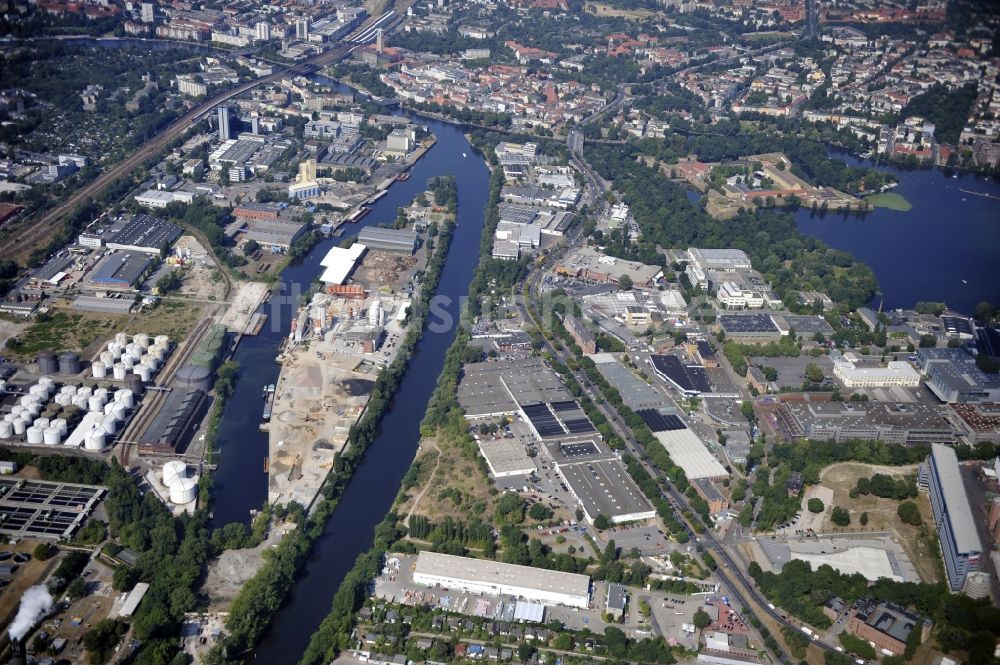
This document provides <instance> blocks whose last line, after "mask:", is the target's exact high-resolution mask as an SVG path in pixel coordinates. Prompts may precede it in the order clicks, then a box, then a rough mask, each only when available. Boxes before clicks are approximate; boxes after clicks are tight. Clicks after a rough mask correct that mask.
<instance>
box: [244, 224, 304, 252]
mask: <svg viewBox="0 0 1000 665" xmlns="http://www.w3.org/2000/svg"><path fill="white" fill-rule="evenodd" d="M305 232H306V225H305V224H302V223H301V222H291V221H288V220H281V219H277V220H271V219H253V220H251V221H250V222H249V223H248V224H247V226H246V231H245V232H244V236H245V237H246V239H247V240H254V241H256V242H258V243H259V244H261V245H263V246H264V247H273V248H278V249H283V250H287V249H289V248H290V247H291V246H292V245H293V244H294V243H295V241H296V240H298V239H299V238H301V237H302V235H303V234H304V233H305Z"/></svg>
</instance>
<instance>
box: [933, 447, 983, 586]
mask: <svg viewBox="0 0 1000 665" xmlns="http://www.w3.org/2000/svg"><path fill="white" fill-rule="evenodd" d="M920 482H921V484H922V485H926V486H927V488H928V491H929V493H930V499H931V509H932V510H933V512H934V523H935V525H937V532H938V540H939V542H940V544H941V554H942V556H943V557H944V567H945V573H946V574H947V575H948V586H949V587H950V588H951V590H952V591H958V590H959V589H961V588H962V587H963V586H964V585H965V578H966V576H967V575H968V574H969V573H970V572H972V571H974V570H978V569H979V559H980V557H982V554H983V545H982V543H981V542H980V541H979V535H978V534H977V532H976V524H975V522H974V521H973V518H972V514H973V513H972V507H971V506H970V505H969V497H968V495H967V494H966V493H965V485H964V484H963V482H962V472H961V470H960V469H959V468H958V457H957V456H956V455H955V451H954V450H953V449H952V448H949V447H948V446H944V445H941V444H940V443H935V444H932V445H931V454H930V455H929V456H928V457H927V461H926V462H924V463H923V464H922V465H921V466H920Z"/></svg>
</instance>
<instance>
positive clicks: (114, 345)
mask: <svg viewBox="0 0 1000 665" xmlns="http://www.w3.org/2000/svg"><path fill="white" fill-rule="evenodd" d="M108 351H110V352H111V355H112V356H114V359H115V360H118V359H119V358H121V357H122V354H123V353H125V347H124V346H123V345H121V344H119V343H118V342H111V344H109V345H108Z"/></svg>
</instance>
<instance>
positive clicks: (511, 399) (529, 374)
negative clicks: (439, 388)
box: [458, 358, 573, 417]
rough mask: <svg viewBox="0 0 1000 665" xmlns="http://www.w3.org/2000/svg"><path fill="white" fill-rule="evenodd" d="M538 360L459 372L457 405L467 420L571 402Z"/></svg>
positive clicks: (468, 367) (479, 366) (479, 365)
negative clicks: (524, 406)
mask: <svg viewBox="0 0 1000 665" xmlns="http://www.w3.org/2000/svg"><path fill="white" fill-rule="evenodd" d="M572 399H573V397H572V395H570V394H569V391H567V390H566V388H565V387H564V386H563V383H562V381H561V380H560V379H559V377H558V376H557V375H556V373H555V372H553V371H552V370H551V369H549V368H548V367H547V366H546V365H545V363H543V362H542V361H541V360H540V359H539V358H517V359H511V360H501V361H497V362H484V363H473V364H469V365H465V366H464V367H463V368H462V381H461V383H459V385H458V403H459V404H461V406H462V408H463V409H464V410H465V414H466V415H467V416H473V417H475V416H477V415H478V416H482V415H489V414H493V413H508V412H512V411H517V409H518V405H521V404H537V403H539V402H561V401H566V400H572Z"/></svg>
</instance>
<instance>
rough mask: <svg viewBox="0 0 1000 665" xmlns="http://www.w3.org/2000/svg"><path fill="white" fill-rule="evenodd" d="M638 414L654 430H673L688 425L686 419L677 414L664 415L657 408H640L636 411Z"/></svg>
mask: <svg viewBox="0 0 1000 665" xmlns="http://www.w3.org/2000/svg"><path fill="white" fill-rule="evenodd" d="M636 414H638V416H639V417H640V418H642V420H643V422H645V423H646V425H648V426H649V429H650V430H651V431H653V432H672V431H674V430H679V429H685V428H686V427H687V426H686V425H685V424H684V421H683V420H681V419H680V418H678V417H677V416H675V415H673V414H671V415H664V414H662V413H660V412H659V411H656V410H655V409H640V410H639V411H636Z"/></svg>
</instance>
